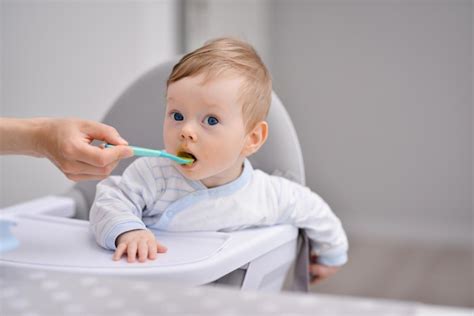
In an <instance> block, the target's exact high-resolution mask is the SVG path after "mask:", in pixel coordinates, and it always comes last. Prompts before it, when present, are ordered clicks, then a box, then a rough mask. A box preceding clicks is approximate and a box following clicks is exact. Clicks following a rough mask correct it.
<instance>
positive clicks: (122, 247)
mask: <svg viewBox="0 0 474 316" xmlns="http://www.w3.org/2000/svg"><path fill="white" fill-rule="evenodd" d="M125 249H127V244H123V243H122V244H119V245H118V247H117V249H115V253H114V256H113V257H112V260H114V261H117V260H120V258H122V256H123V254H124V253H125Z"/></svg>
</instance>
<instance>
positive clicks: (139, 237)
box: [113, 229, 167, 262]
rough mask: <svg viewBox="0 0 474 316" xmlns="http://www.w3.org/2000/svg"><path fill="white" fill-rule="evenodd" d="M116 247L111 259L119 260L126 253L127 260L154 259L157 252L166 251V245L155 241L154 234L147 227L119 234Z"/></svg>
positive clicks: (143, 260)
mask: <svg viewBox="0 0 474 316" xmlns="http://www.w3.org/2000/svg"><path fill="white" fill-rule="evenodd" d="M116 244H117V249H115V253H114V256H113V259H114V260H115V261H117V260H120V258H122V256H123V255H124V254H125V253H126V254H127V258H128V262H135V259H136V258H137V256H138V261H139V262H145V261H146V259H147V258H148V259H150V260H155V259H156V253H157V252H161V253H162V252H166V250H167V249H166V247H165V246H163V245H161V244H160V243H158V242H157V241H156V238H155V235H154V234H153V233H152V232H151V231H149V230H148V229H138V230H132V231H128V232H125V233H123V234H121V235H120V236H119V237H118V238H117V241H116Z"/></svg>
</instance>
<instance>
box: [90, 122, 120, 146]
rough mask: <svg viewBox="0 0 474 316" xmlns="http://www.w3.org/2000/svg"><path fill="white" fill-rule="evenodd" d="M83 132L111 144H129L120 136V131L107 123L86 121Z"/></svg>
mask: <svg viewBox="0 0 474 316" xmlns="http://www.w3.org/2000/svg"><path fill="white" fill-rule="evenodd" d="M83 132H85V133H86V134H87V135H88V136H89V137H91V138H93V139H97V140H102V141H105V142H107V143H110V144H114V145H128V142H127V141H126V140H125V139H123V138H122V137H121V136H120V134H119V132H118V131H117V130H116V129H115V128H113V127H112V126H110V125H107V124H103V123H99V122H95V121H86V123H85V124H84V126H83Z"/></svg>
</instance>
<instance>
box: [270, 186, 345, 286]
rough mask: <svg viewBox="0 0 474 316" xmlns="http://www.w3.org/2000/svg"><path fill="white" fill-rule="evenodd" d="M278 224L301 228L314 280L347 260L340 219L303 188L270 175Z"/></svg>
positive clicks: (318, 279)
mask: <svg viewBox="0 0 474 316" xmlns="http://www.w3.org/2000/svg"><path fill="white" fill-rule="evenodd" d="M274 180H276V182H274V187H275V188H276V190H275V191H276V193H277V194H278V201H279V209H280V210H282V211H283V212H282V214H281V215H280V219H281V220H280V222H281V223H288V222H289V223H291V224H293V225H295V226H297V227H299V228H302V229H304V230H305V232H306V234H307V235H308V238H309V239H310V244H311V252H312V258H311V260H310V274H311V278H312V283H316V282H318V281H320V280H322V279H324V278H326V277H329V276H331V275H333V274H334V273H336V271H337V270H338V267H340V266H342V265H343V264H345V263H346V261H347V250H348V242H347V237H346V233H345V232H344V229H343V228H342V225H341V222H340V220H339V219H338V218H337V217H336V215H335V214H334V213H333V212H332V210H331V209H330V208H329V206H328V205H327V204H326V202H325V201H324V200H323V199H322V198H321V197H320V196H319V195H317V194H316V193H314V192H312V191H311V190H309V189H308V188H307V187H304V186H301V185H299V184H297V183H294V182H291V181H289V180H286V179H283V178H274Z"/></svg>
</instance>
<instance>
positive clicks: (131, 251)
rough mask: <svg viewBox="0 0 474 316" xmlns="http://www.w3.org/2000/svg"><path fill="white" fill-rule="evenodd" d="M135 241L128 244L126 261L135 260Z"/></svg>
mask: <svg viewBox="0 0 474 316" xmlns="http://www.w3.org/2000/svg"><path fill="white" fill-rule="evenodd" d="M137 248H138V247H137V243H136V242H131V243H129V244H128V247H127V261H128V262H135V259H136V257H137Z"/></svg>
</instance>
